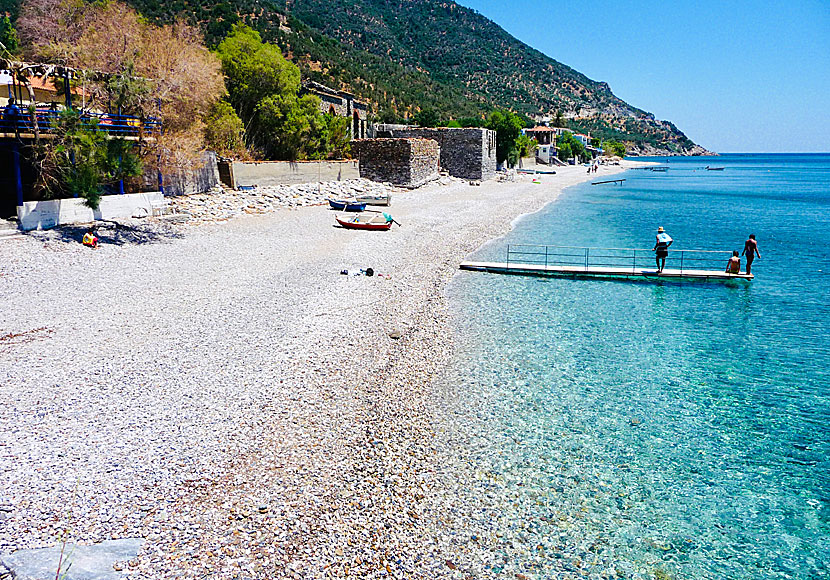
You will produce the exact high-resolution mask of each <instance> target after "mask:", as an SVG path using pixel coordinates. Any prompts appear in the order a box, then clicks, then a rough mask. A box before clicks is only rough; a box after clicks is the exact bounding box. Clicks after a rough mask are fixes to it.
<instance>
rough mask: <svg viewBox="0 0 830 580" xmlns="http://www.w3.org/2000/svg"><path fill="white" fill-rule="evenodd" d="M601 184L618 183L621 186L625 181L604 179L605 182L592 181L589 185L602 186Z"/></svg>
mask: <svg viewBox="0 0 830 580" xmlns="http://www.w3.org/2000/svg"><path fill="white" fill-rule="evenodd" d="M603 183H619V184H620V185H622V184H623V183H625V179H606V180H605V181H593V182H591V185H602V184H603Z"/></svg>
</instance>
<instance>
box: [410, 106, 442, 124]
mask: <svg viewBox="0 0 830 580" xmlns="http://www.w3.org/2000/svg"><path fill="white" fill-rule="evenodd" d="M414 120H415V122H416V123H418V126H420V127H437V126H438V125H439V123H440V122H441V118H440V117H439V116H438V113H437V112H435V110H434V109H422V110H421V111H418V112H417V113H416V114H415V118H414Z"/></svg>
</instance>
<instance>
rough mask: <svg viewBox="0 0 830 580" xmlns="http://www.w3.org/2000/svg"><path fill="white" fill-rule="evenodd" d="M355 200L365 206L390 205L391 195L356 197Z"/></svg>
mask: <svg viewBox="0 0 830 580" xmlns="http://www.w3.org/2000/svg"><path fill="white" fill-rule="evenodd" d="M355 200H356V201H357V202H358V203H365V204H366V205H387V206H388V205H392V195H391V194H389V193H387V194H385V195H358V196H356V197H355Z"/></svg>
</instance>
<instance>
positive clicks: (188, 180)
mask: <svg viewBox="0 0 830 580" xmlns="http://www.w3.org/2000/svg"><path fill="white" fill-rule="evenodd" d="M217 163H218V161H217V158H216V153H214V152H213V151H204V152H202V153H201V154H200V155H199V162H198V163H196V164H193V165H194V166H188V167H175V166H173V165H172V164H166V165H164V166H163V167H162V178H163V180H164V194H165V195H189V194H191V193H203V192H205V191H208V190H209V189H211V188H213V187H215V186H216V185H218V184H219V167H218V164H217ZM140 183H141V186H140V189H143V190H154V189H158V186H159V183H158V168H157V167H156V166H155V164H154V163H151V164H147V165H145V166H144V174H143V175H142V176H141V182H140Z"/></svg>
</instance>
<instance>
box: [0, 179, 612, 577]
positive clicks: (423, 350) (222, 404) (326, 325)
mask: <svg viewBox="0 0 830 580" xmlns="http://www.w3.org/2000/svg"><path fill="white" fill-rule="evenodd" d="M618 170H620V168H602V169H601V171H600V173H599V175H600V176H607V175H611V174H612V173H615V172H616V171H618ZM557 171H558V174H557V175H555V176H549V175H544V176H540V180H541V182H542V183H541V185H539V184H534V183H532V182H531V177H529V176H523V177H519V178H518V180H517V181H516V182H512V183H510V182H509V183H496V182H485V183H484V184H483V185H482V186H480V187H473V186H470V185H468V184H466V183H459V182H453V183H452V184H451V185H449V186H442V185H437V184H436V185H430V186H428V187H424V188H421V189H418V190H415V191H412V192H407V193H403V194H400V195H398V196H396V197H395V199H394V200H393V205H392V207H391V208H390V210H391V211H390V213H392V214H393V215H394V216H395V219H396V220H398V221H399V222H401V223H402V224H403V226H402V227H400V228H399V227H397V226H394V227H393V229H392V230H391V231H390V232H360V231H350V230H344V229H341V228H335V227H333V226H334V218H333V215H334V212H331V211H330V210H328V209H326V208H324V207H312V208H303V209H299V210H293V211H287V210H286V211H278V212H275V213H272V214H266V215H261V216H248V217H244V218H239V219H234V220H231V221H229V222H225V223H217V224H210V225H202V226H198V227H188V226H184V227H182V228H181V229H180V230H171V232H172V233H171V234H170V235H165V234H160V235H159V236H158V237H157V239H154V240H152V241H147V242H144V243H134V244H124V245H120V246H114V245H110V246H104V247H102V248H101V249H100V250H97V251H92V250H89V249H87V248H83V247H81V246H80V244H77V243H76V242H74V241H63V240H61V239H60V236H58V235H56V234H54V233H50V232H46V233H36V234H32V235H28V236H26V237H25V238H24V239H21V240H11V241H8V242H5V243H4V245H3V246H0V255H2V260H0V303H2V305H3V306H2V313H0V335H3V336H6V335H15V336H12V337H10V338H8V339H5V340H3V341H0V384H2V391H0V473H2V477H3V479H4V484H3V486H2V487H0V505H2V506H6V507H8V511H7V512H4V513H7V517H6V518H5V519H4V520H2V521H0V551H11V550H15V549H21V548H32V547H43V546H50V545H54V544H55V542H56V541H57V537H58V536H59V533H60V530H62V529H68V530H69V533H70V534H71V535H72V536H73V537H74V538H77V539H79V540H80V541H82V542H84V543H92V542H98V541H101V540H104V539H109V538H121V537H131V536H141V537H144V538H146V539H147V545H146V549H145V551H144V552H143V553H142V555H140V556H139V558H138V560H137V561H136V562H133V564H134V565H135V567H136V570H137V577H146V578H191V577H192V578H198V577H204V575H205V574H207V575H208V576H209V577H211V578H233V577H236V576H237V575H239V574H241V575H242V576H243V577H251V578H272V577H311V578H317V577H326V576H327V575H329V574H334V575H337V574H340V573H343V572H344V571H346V570H347V569H348V570H351V574H353V575H357V576H360V577H372V575H373V574H379V573H382V572H384V571H386V573H389V571H392V570H393V569H395V570H399V571H400V572H401V573H403V574H405V575H410V576H412V575H415V576H416V577H432V578H434V577H437V576H440V575H445V574H447V573H449V571H448V570H447V568H446V566H445V562H446V551H447V550H448V549H450V548H448V546H446V545H443V544H441V543H440V542H439V541H438V540H436V539H435V532H434V530H433V529H432V527H431V526H432V525H433V524H434V522H435V521H436V520H437V519H438V518H439V517H440V514H436V513H433V512H432V511H431V510H432V509H433V506H434V505H435V504H434V502H432V501H431V494H434V493H439V492H440V490H436V489H434V486H433V485H432V484H433V483H434V482H433V481H432V479H431V477H430V471H429V462H430V460H431V458H432V456H433V450H432V448H431V447H430V434H431V424H432V422H433V421H435V420H436V419H437V417H436V410H435V409H433V408H431V399H430V397H429V391H428V387H429V380H430V379H431V378H432V377H433V376H434V374H435V373H436V372H437V371H439V370H440V368H441V365H442V364H443V363H444V362H445V361H446V360H447V358H448V356H449V354H450V353H451V349H452V341H451V336H450V329H449V328H448V326H447V320H446V306H445V304H444V297H443V288H444V286H445V284H446V282H447V281H448V280H449V279H450V278H451V277H452V276H453V275H454V274H455V272H456V267H457V264H458V263H459V261H461V260H462V259H463V258H464V256H466V255H467V254H468V253H469V252H471V251H473V250H474V249H475V248H477V247H478V246H479V245H480V244H481V243H483V242H485V241H487V240H488V239H491V238H493V237H495V236H497V235H499V234H501V233H504V232H505V231H506V230H507V229H508V228H509V226H510V222H511V221H512V220H513V219H514V218H515V217H516V216H518V215H520V214H523V213H526V212H529V211H534V210H536V209H538V208H539V207H541V206H542V205H543V204H544V203H545V202H547V201H549V200H551V199H553V198H555V197H556V195H558V193H559V192H560V191H561V189H563V188H564V187H567V186H569V185H573V184H575V183H579V182H581V181H585V180H587V179H588V178H589V177H590V176H588V175H586V174H585V169H584V168H582V167H568V168H559V169H557ZM593 179H596V175H595V176H594V177H593ZM383 209H385V208H383ZM366 267H372V268H373V269H374V271H375V272H376V273H383V274H389V275H390V276H391V279H385V278H380V277H377V276H375V277H366V276H359V277H356V276H343V275H340V273H339V272H340V271H341V270H342V269H349V270H353V269H356V268H366ZM393 331H399V332H400V333H401V338H400V339H399V340H395V339H392V338H390V336H389V335H390V333H391V332H393ZM4 509H5V508H4ZM387 567H388V569H387Z"/></svg>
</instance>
